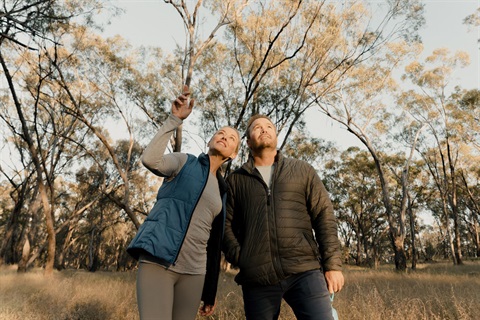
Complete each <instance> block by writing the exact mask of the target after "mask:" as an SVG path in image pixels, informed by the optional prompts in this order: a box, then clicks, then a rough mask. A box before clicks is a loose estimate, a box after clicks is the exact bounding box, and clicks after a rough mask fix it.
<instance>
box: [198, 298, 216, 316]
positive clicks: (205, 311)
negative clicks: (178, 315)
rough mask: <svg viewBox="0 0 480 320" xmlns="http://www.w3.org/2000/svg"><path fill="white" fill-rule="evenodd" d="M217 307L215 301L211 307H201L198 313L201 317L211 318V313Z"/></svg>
mask: <svg viewBox="0 0 480 320" xmlns="http://www.w3.org/2000/svg"><path fill="white" fill-rule="evenodd" d="M216 305H217V301H216V300H215V304H214V305H213V306H212V305H209V304H207V305H205V304H204V305H203V306H201V307H200V309H199V310H198V312H199V313H200V315H201V316H203V317H208V316H211V315H212V314H213V311H215V306H216Z"/></svg>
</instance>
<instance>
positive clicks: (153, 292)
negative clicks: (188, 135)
mask: <svg viewBox="0 0 480 320" xmlns="http://www.w3.org/2000/svg"><path fill="white" fill-rule="evenodd" d="M189 95H190V92H189V90H188V86H185V87H184V92H183V94H182V95H181V96H179V97H178V98H177V99H176V100H175V101H174V102H173V103H172V113H171V115H170V116H169V118H168V119H167V120H166V121H165V123H164V124H163V126H162V127H161V128H160V130H159V132H158V133H157V134H156V135H155V137H154V138H153V140H152V141H151V142H150V143H149V145H148V146H147V147H146V149H145V151H144V153H143V155H142V162H143V164H144V165H145V167H147V168H148V169H149V170H150V171H151V172H153V173H154V174H156V175H158V176H160V177H163V178H165V180H164V182H163V184H162V186H161V187H160V189H159V191H158V195H157V202H156V204H155V206H154V207H153V209H152V211H151V212H150V213H149V215H148V217H147V219H146V220H145V222H144V223H143V224H142V226H141V227H140V229H139V230H138V233H137V235H136V236H135V238H134V239H133V240H132V242H131V243H130V245H129V246H128V248H127V251H128V253H129V254H131V255H132V256H133V257H134V258H135V259H138V260H139V268H138V273H137V302H138V309H139V313H140V318H141V319H168V320H170V319H178V320H185V319H195V317H196V314H197V311H198V307H199V305H200V302H201V301H203V305H202V307H201V308H200V314H201V315H204V316H208V315H211V314H212V313H213V310H214V308H215V295H216V291H217V283H218V275H219V271H220V248H221V240H222V236H223V228H224V221H225V201H226V185H225V182H224V180H223V178H222V176H221V174H220V167H221V166H222V164H223V163H224V162H226V161H228V160H231V159H233V158H234V157H235V156H236V155H237V153H238V148H239V143H240V136H239V134H238V131H237V130H236V129H234V128H230V127H223V128H221V129H220V130H219V131H217V132H216V133H215V134H214V136H213V137H212V138H211V140H210V142H209V143H208V147H209V149H208V154H204V153H202V154H201V155H200V156H198V158H197V157H195V156H193V155H190V154H185V153H170V154H166V155H164V152H165V149H166V147H167V144H168V141H169V139H170V137H171V135H172V133H173V131H174V130H175V129H176V128H177V127H178V126H179V125H180V124H182V122H183V120H184V119H186V118H187V117H188V116H189V115H190V113H191V112H192V108H193V104H194V102H193V100H190V102H188V100H189Z"/></svg>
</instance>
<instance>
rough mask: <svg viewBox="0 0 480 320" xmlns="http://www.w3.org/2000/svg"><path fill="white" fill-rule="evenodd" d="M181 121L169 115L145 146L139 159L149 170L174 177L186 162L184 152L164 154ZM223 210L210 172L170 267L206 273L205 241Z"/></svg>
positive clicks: (150, 259) (173, 269) (144, 259)
mask: <svg viewBox="0 0 480 320" xmlns="http://www.w3.org/2000/svg"><path fill="white" fill-rule="evenodd" d="M180 124H182V121H181V120H180V119H179V118H177V117H176V116H174V115H170V116H169V117H168V118H167V120H166V121H165V123H164V124H163V126H162V127H161V128H160V129H159V131H158V133H157V134H156V135H155V137H154V138H153V139H152V141H151V142H150V143H149V144H148V146H147V147H146V148H145V150H144V152H143V155H142V162H143V164H144V165H145V167H147V168H148V169H149V170H150V171H151V172H153V173H154V174H156V175H158V176H160V177H164V178H166V179H172V178H174V177H175V176H176V175H177V174H178V173H179V172H180V170H181V169H182V167H183V166H184V165H185V163H186V161H187V155H186V154H184V153H178V152H174V153H169V154H164V153H165V150H166V148H167V144H168V141H169V140H170V137H171V135H172V133H173V131H174V130H175V129H176V128H177V127H178V126H179V125H180ZM221 210H222V200H221V198H220V190H219V187H218V181H217V178H216V176H215V175H213V174H212V173H210V174H209V176H208V180H207V184H206V186H205V189H204V190H203V193H202V195H201V197H200V200H199V202H198V204H197V206H196V208H195V211H194V212H193V215H192V220H191V222H190V225H189V228H188V230H187V234H186V236H185V240H184V242H183V245H182V247H181V249H180V253H179V255H178V259H177V262H176V264H175V265H174V266H171V267H170V270H172V271H175V272H178V273H183V274H205V273H206V269H207V242H208V238H209V237H210V230H211V227H212V223H213V219H214V218H215V217H216V215H218V214H219V213H220V211H221ZM140 261H142V262H151V263H155V259H154V258H151V257H149V256H146V255H142V256H141V257H140Z"/></svg>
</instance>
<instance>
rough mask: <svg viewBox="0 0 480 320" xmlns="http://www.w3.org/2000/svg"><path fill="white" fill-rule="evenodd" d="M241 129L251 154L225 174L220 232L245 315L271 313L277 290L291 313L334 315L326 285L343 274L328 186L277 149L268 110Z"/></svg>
mask: <svg viewBox="0 0 480 320" xmlns="http://www.w3.org/2000/svg"><path fill="white" fill-rule="evenodd" d="M246 137H247V145H248V147H249V148H250V157H249V159H248V161H247V162H246V163H245V164H243V166H242V167H241V168H239V169H238V170H236V171H234V172H233V173H232V174H230V175H229V177H228V178H227V184H228V188H229V192H228V197H227V199H228V200H227V220H226V224H225V237H224V252H225V256H226V259H227V261H229V262H230V263H231V264H232V265H233V266H236V267H239V269H240V272H239V273H238V275H237V276H236V278H235V281H236V282H237V283H238V284H240V285H241V286H242V291H243V299H244V308H245V316H246V318H247V319H253V320H258V319H268V320H270V319H277V318H278V316H279V313H280V305H281V301H282V298H283V299H285V301H286V302H287V303H288V304H289V305H290V306H291V308H292V310H293V312H294V313H295V315H296V317H297V319H302V320H303V319H333V317H332V307H331V302H330V297H329V293H333V292H338V291H340V290H341V289H342V287H343V284H344V278H343V274H342V271H341V267H342V259H341V250H340V241H339V240H338V236H337V223H336V219H335V216H334V214H333V206H332V203H331V201H330V199H329V195H328V192H327V190H326V189H325V187H324V185H323V183H322V182H321V180H320V178H319V177H318V175H317V173H316V171H315V169H314V168H313V167H312V166H311V165H309V164H308V163H306V162H304V161H301V160H297V159H290V158H286V157H284V156H283V155H282V154H281V153H280V151H278V150H277V132H276V129H275V126H274V124H273V123H272V121H271V120H270V119H269V118H268V117H266V116H263V115H256V116H253V117H252V118H251V119H250V120H249V121H248V124H247V132H246ZM322 271H323V272H322Z"/></svg>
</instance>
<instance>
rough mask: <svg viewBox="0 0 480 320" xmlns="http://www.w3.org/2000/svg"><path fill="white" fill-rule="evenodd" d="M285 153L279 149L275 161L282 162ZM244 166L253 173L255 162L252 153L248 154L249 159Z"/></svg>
mask: <svg viewBox="0 0 480 320" xmlns="http://www.w3.org/2000/svg"><path fill="white" fill-rule="evenodd" d="M283 158H284V156H283V154H282V152H281V151H280V150H278V149H277V154H276V155H275V161H274V163H281V162H282V161H283ZM242 168H243V169H244V170H246V171H247V172H248V173H253V171H254V170H255V162H254V160H253V157H252V154H251V153H249V154H248V160H247V162H245V163H244V164H243V165H242Z"/></svg>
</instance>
